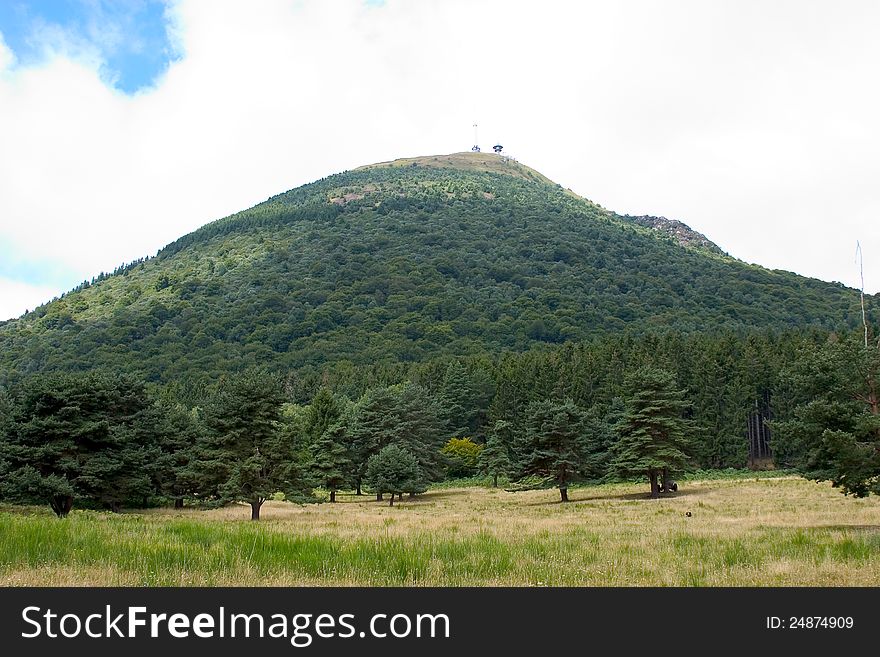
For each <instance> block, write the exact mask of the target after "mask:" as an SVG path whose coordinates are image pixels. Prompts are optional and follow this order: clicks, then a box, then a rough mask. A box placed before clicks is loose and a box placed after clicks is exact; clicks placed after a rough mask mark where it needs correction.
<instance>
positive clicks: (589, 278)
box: [0, 163, 877, 402]
mask: <svg viewBox="0 0 880 657" xmlns="http://www.w3.org/2000/svg"><path fill="white" fill-rule="evenodd" d="M414 164H415V163H414ZM511 166H513V165H511ZM523 169H524V168H523ZM528 171H530V170H528ZM516 172H519V169H518V170H516ZM537 175H539V174H535V178H536V179H534V180H533V179H529V178H528V177H522V176H518V175H507V174H505V173H503V172H499V171H495V170H492V171H483V170H474V169H456V168H437V167H429V166H422V165H419V166H406V167H378V168H368V169H364V170H357V171H350V172H347V173H343V174H338V175H335V176H331V177H329V178H326V179H323V180H320V181H318V182H315V183H312V184H309V185H305V186H303V187H300V188H297V189H294V190H291V191H289V192H286V193H284V194H281V195H279V196H277V197H274V198H272V199H269V200H268V201H266V202H265V203H262V204H260V205H257V206H255V207H253V208H251V209H249V210H245V211H243V212H241V213H238V214H236V215H232V216H230V217H227V218H224V219H220V220H218V221H215V222H213V223H211V224H208V225H206V226H204V227H203V228H201V229H199V230H197V231H195V232H194V233H192V234H190V235H186V236H184V237H182V238H180V239H179V240H177V241H176V242H174V243H172V244H170V245H168V246H167V247H166V248H164V249H162V250H161V251H160V252H159V253H158V255H157V256H156V257H153V258H148V259H144V260H138V261H136V262H134V263H130V264H129V265H125V266H120V267H119V268H118V269H117V270H116V272H113V273H110V274H101V275H99V276H97V277H95V278H94V279H93V280H92V281H84V282H83V283H82V285H80V286H79V287H78V288H77V289H75V290H73V291H71V292H70V293H68V294H66V295H64V296H63V297H62V298H60V299H57V300H55V301H53V302H50V303H48V304H46V305H44V306H41V307H39V308H37V309H34V310H32V311H31V312H29V313H26V314H25V315H24V316H22V317H20V318H18V319H16V320H12V321H9V322H6V323H5V324H3V323H0V385H4V384H7V383H13V382H15V381H16V380H18V379H19V378H21V377H24V376H27V375H29V374H33V373H37V372H47V371H59V372H61V371H87V370H90V369H93V368H107V369H112V370H115V371H121V372H127V373H130V374H133V375H136V376H138V377H139V378H141V379H143V380H145V381H148V382H159V383H170V382H175V381H180V380H182V379H187V380H191V379H194V378H201V379H203V380H204V381H212V380H215V379H216V378H218V377H219V376H222V375H223V374H225V373H227V372H235V371H240V370H243V369H247V368H251V367H268V368H269V369H271V370H273V371H281V372H297V373H305V372H308V371H309V370H311V371H313V372H319V371H321V370H322V369H323V368H324V367H325V366H326V365H328V364H330V365H334V366H335V365H337V364H338V365H340V366H343V365H345V364H350V365H352V366H361V365H365V364H373V363H382V364H384V365H388V366H391V367H393V366H397V365H400V366H402V367H405V366H406V365H407V364H410V363H419V362H424V361H428V360H434V359H436V358H438V357H456V358H479V357H481V356H483V355H487V356H490V357H494V356H497V355H499V354H503V353H507V352H510V353H522V352H528V351H533V350H542V349H548V348H549V349H551V350H552V348H553V347H556V346H558V345H562V344H566V343H580V342H584V341H589V340H592V339H594V338H599V337H601V336H605V335H616V334H619V333H621V332H627V333H633V334H655V333H662V332H670V333H671V332H680V333H683V334H696V333H701V332H710V333H713V332H718V331H733V332H738V333H747V332H750V331H753V330H755V329H775V330H777V331H786V330H792V329H810V328H817V329H823V330H841V329H854V328H856V327H858V326H860V324H861V315H860V308H859V303H858V294H857V293H856V291H854V290H849V289H847V288H845V287H844V286H842V285H840V284H836V283H826V282H823V281H818V280H815V279H809V278H804V277H800V276H797V275H795V274H792V273H789V272H781V271H770V270H767V269H764V268H762V267H758V266H755V265H749V264H746V263H744V262H741V261H739V260H736V259H734V258H732V257H729V256H726V255H724V254H723V253H722V252H721V251H720V249H718V247H715V246H714V245H711V244H709V245H707V244H706V243H705V241H704V240H700V239H695V240H693V241H688V242H686V243H685V245H684V246H683V245H682V244H681V243H680V241H679V239H677V238H675V237H673V236H671V235H669V234H667V233H664V232H662V231H658V230H654V229H652V228H650V227H648V226H646V225H643V224H644V223H645V222H644V218H632V217H625V216H621V215H617V214H615V213H613V212H610V211H608V210H605V209H604V208H601V207H600V206H598V205H596V204H595V203H592V202H590V201H588V200H586V199H583V198H580V197H577V196H575V195H574V194H572V193H570V192H568V191H566V190H564V189H562V188H561V187H559V186H558V185H554V184H552V183H549V182H543V181H542V180H541V179H539V178H537ZM876 303H877V301H876V298H875V297H873V296H870V295H869V296H867V297H866V304H867V307H868V311H869V314H871V313H874V312H875V311H876ZM299 401H300V402H303V401H306V400H304V399H299Z"/></svg>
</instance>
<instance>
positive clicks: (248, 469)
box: [198, 370, 311, 520]
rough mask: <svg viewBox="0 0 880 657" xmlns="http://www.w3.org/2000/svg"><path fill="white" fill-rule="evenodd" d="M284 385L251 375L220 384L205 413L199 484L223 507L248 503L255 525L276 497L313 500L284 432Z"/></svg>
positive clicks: (269, 377)
mask: <svg viewBox="0 0 880 657" xmlns="http://www.w3.org/2000/svg"><path fill="white" fill-rule="evenodd" d="M283 402H284V396H283V394H282V390H281V382H280V380H279V379H278V378H277V377H275V376H273V375H271V374H267V373H265V372H260V371H255V370H251V371H247V372H244V373H242V374H237V375H234V376H231V377H229V378H228V379H226V380H224V381H223V382H221V385H220V388H219V390H218V391H217V394H216V395H215V397H214V399H213V400H212V402H211V405H210V407H209V409H208V412H207V418H206V424H207V426H208V430H209V431H208V435H207V437H206V440H205V441H204V446H203V448H202V449H201V450H200V451H201V453H200V457H199V464H198V465H199V468H198V469H199V470H200V472H201V474H202V478H201V483H202V485H203V486H205V487H207V491H208V492H213V493H214V494H215V495H216V496H217V498H218V500H219V501H220V502H221V503H227V502H234V501H244V502H247V503H248V504H250V506H251V519H252V520H259V519H260V508H261V507H262V505H263V503H264V502H265V501H266V500H267V499H268V498H269V497H271V496H272V495H273V494H275V493H277V492H282V493H284V494H285V496H287V497H288V498H293V499H301V498H305V497H309V496H310V488H311V487H310V486H309V482H308V481H307V480H306V478H305V476H304V473H303V469H302V466H301V463H300V462H299V461H298V458H297V457H298V454H297V450H296V446H295V445H294V444H292V442H291V441H290V440H288V439H287V436H285V433H284V432H283V431H282V430H281V426H280V419H281V404H282V403H283Z"/></svg>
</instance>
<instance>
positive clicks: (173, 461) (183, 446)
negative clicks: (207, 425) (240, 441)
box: [154, 399, 203, 509]
mask: <svg viewBox="0 0 880 657" xmlns="http://www.w3.org/2000/svg"><path fill="white" fill-rule="evenodd" d="M157 413H158V416H159V426H158V431H159V438H158V440H159V443H158V447H159V455H158V460H157V462H156V464H155V466H156V467H155V468H154V479H155V486H156V490H157V491H158V492H159V493H160V494H162V495H165V496H167V497H170V498H171V499H173V500H174V508H176V509H181V508H183V503H184V498H185V497H187V496H190V495H197V494H198V476H197V473H195V472H194V471H193V461H194V459H195V458H196V456H197V454H196V446H197V445H198V444H199V442H200V440H201V434H202V431H203V427H202V425H201V423H200V421H199V417H198V413H197V412H196V411H195V410H193V411H190V410H189V409H187V408H186V407H185V406H183V405H182V404H179V403H175V402H173V401H172V400H170V399H163V400H161V401H160V402H159V403H158V405H157Z"/></svg>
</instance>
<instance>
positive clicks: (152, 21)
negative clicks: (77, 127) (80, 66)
mask: <svg viewBox="0 0 880 657" xmlns="http://www.w3.org/2000/svg"><path fill="white" fill-rule="evenodd" d="M165 9H166V4H165V2H163V1H162V0H43V1H39V0H2V1H0V34H2V35H3V40H4V41H5V42H6V45H7V46H8V47H9V48H10V49H11V50H12V52H13V53H14V54H15V58H16V60H17V62H18V64H19V65H20V66H30V65H35V64H39V63H40V62H41V61H42V60H43V59H44V58H45V57H46V55H47V54H48V53H50V52H52V51H56V52H57V51H61V52H68V53H69V54H72V55H83V54H85V55H92V56H96V57H98V58H100V60H101V61H102V62H103V65H104V66H103V67H102V71H101V72H102V75H103V76H104V77H105V79H106V80H107V82H108V83H110V84H112V85H113V86H114V87H116V88H117V89H119V90H121V91H124V92H126V93H134V92H135V91H137V90H138V89H141V88H143V87H148V86H150V85H151V84H152V83H153V82H154V81H155V79H156V78H157V77H159V76H160V75H161V74H162V73H163V72H164V71H165V69H166V68H167V67H168V65H169V63H170V62H171V61H173V60H174V59H176V58H177V56H178V54H177V53H176V52H175V50H174V48H173V46H172V44H171V43H170V41H169V39H168V33H167V29H166V28H167V21H166V17H165Z"/></svg>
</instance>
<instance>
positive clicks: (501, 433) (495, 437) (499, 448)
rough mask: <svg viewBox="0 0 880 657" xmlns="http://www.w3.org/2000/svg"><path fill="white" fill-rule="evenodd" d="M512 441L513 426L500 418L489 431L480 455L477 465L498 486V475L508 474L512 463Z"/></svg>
mask: <svg viewBox="0 0 880 657" xmlns="http://www.w3.org/2000/svg"><path fill="white" fill-rule="evenodd" d="M511 442H512V427H511V425H510V423H509V422H506V421H504V420H498V421H497V422H495V426H493V427H492V429H491V430H490V431H489V437H488V438H487V439H486V444H485V446H484V447H483V451H482V452H480V456H479V458H478V459H477V467H478V468H479V469H480V472H482V473H483V474H485V475H488V476H490V477H492V485H493V486H495V487H496V488H497V487H498V477H499V476H508V475H509V474H510V472H511V469H512V465H511V462H510V453H509V451H508V445H509V444H510V443H511Z"/></svg>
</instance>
